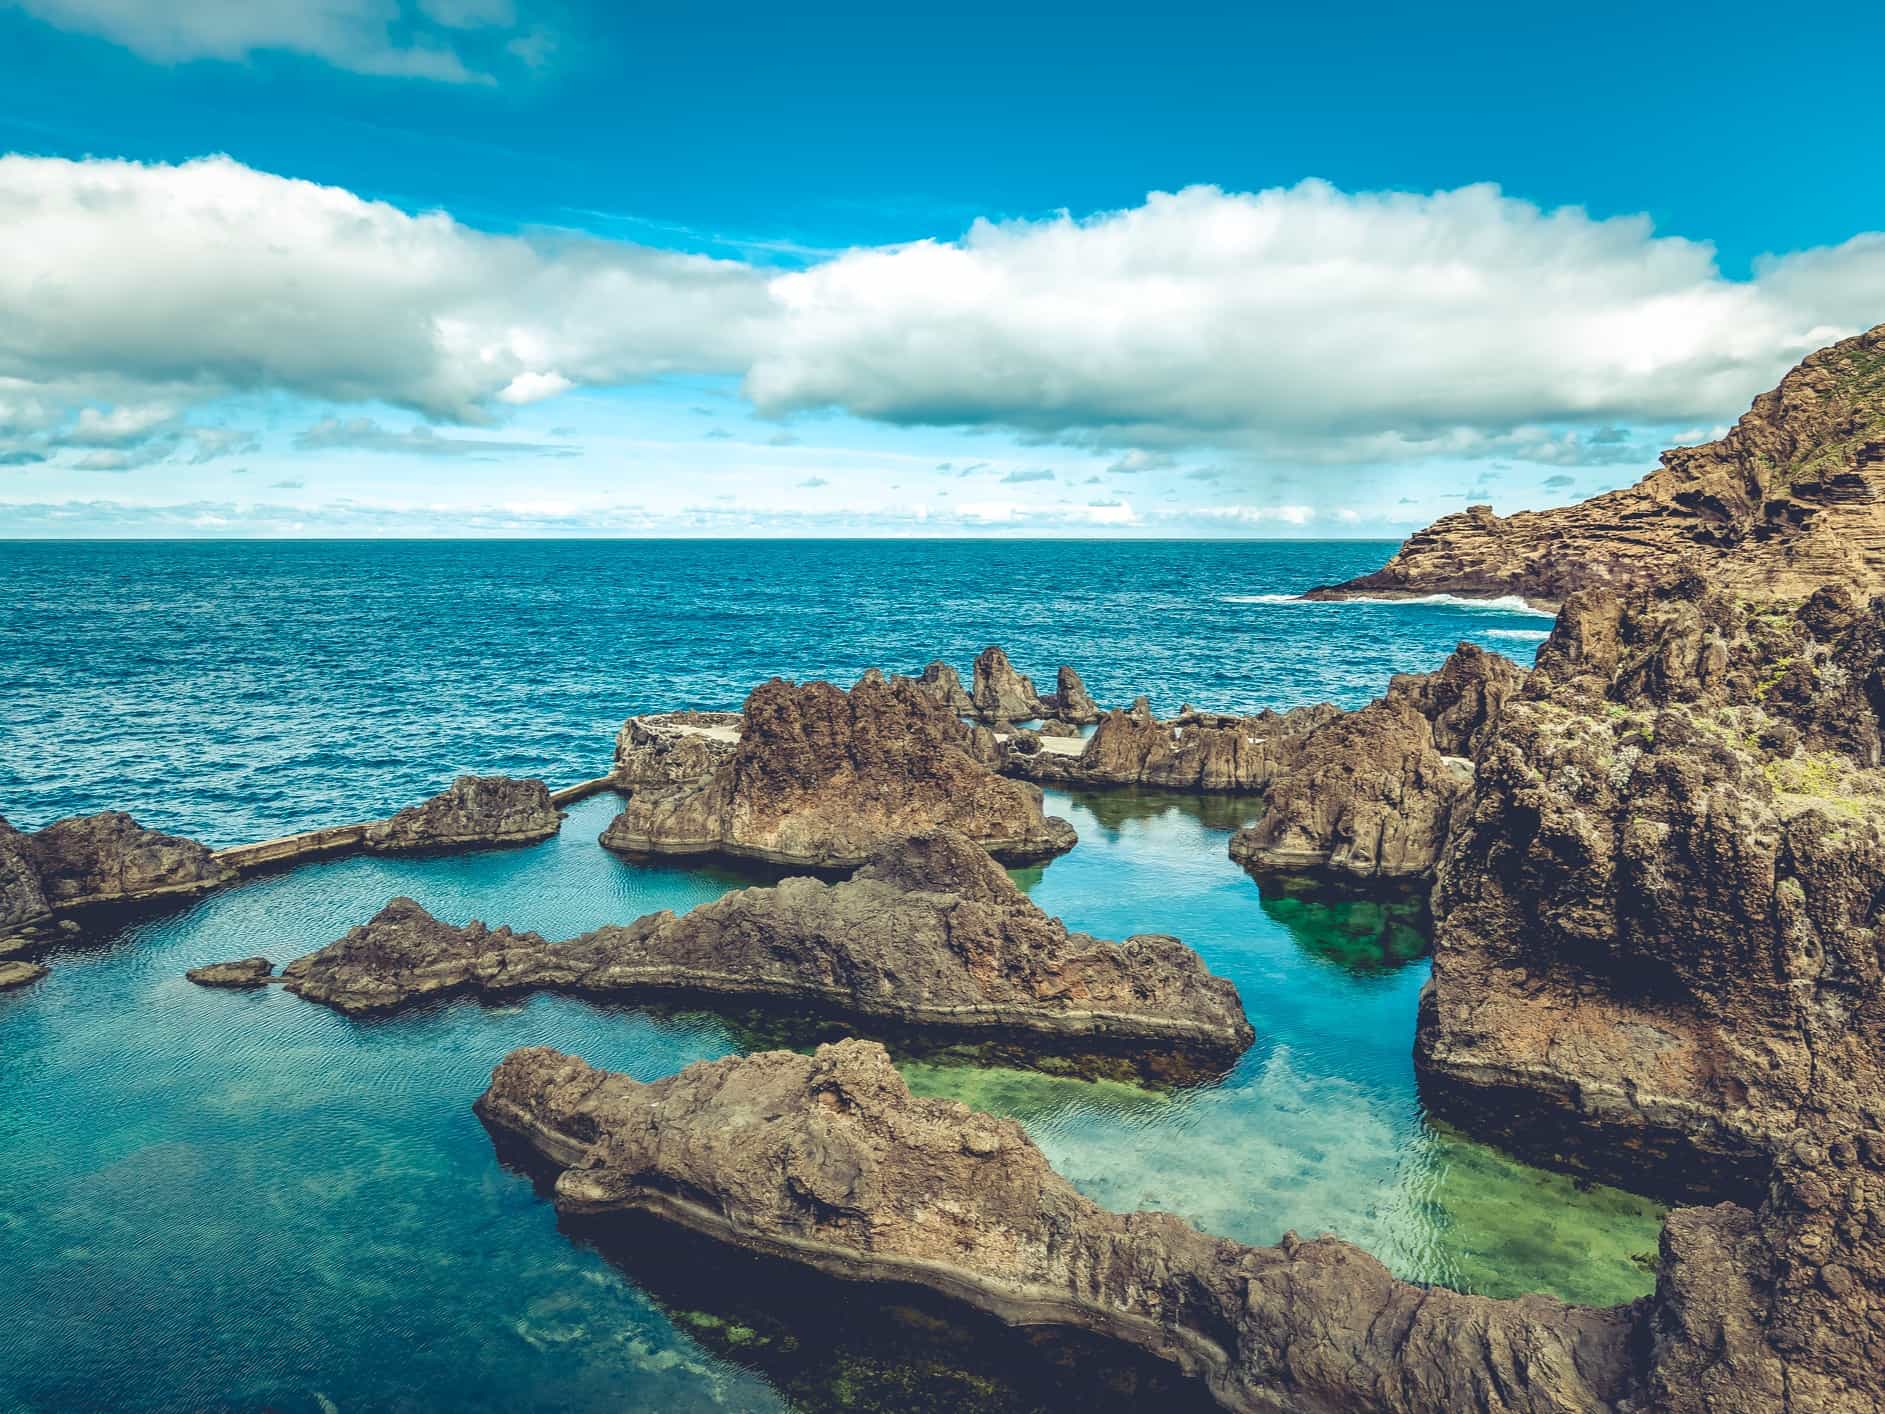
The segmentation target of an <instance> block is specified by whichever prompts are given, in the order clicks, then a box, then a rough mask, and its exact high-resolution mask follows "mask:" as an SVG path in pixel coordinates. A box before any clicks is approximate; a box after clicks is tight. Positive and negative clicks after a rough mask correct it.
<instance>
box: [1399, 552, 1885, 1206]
mask: <svg viewBox="0 0 1885 1414" xmlns="http://www.w3.org/2000/svg"><path fill="white" fill-rule="evenodd" d="M1882 713H1885V600H1876V601H1874V602H1873V603H1871V604H1869V605H1868V604H1864V603H1861V602H1860V601H1858V600H1857V599H1856V598H1854V597H1853V596H1852V595H1851V594H1850V593H1848V592H1847V591H1845V590H1843V589H1834V588H1827V589H1822V590H1820V591H1819V592H1817V593H1816V594H1814V595H1813V597H1812V598H1810V599H1809V600H1807V601H1806V602H1805V603H1804V604H1803V605H1798V606H1795V607H1786V606H1776V605H1774V604H1772V603H1768V602H1760V601H1750V600H1747V599H1743V598H1740V597H1738V596H1735V595H1733V594H1728V593H1722V592H1718V591H1717V590H1715V589H1713V588H1711V587H1709V586H1708V585H1706V584H1704V583H1703V582H1702V581H1700V580H1698V579H1689V580H1684V581H1680V582H1678V583H1675V584H1672V585H1669V586H1665V587H1664V589H1663V590H1662V592H1661V593H1659V594H1655V595H1645V596H1630V597H1624V596H1619V595H1618V594H1616V593H1614V592H1611V591H1595V590H1591V591H1581V592H1579V593H1576V594H1574V595H1573V596H1572V597H1571V599H1570V600H1569V601H1568V602H1567V603H1566V604H1565V607H1564V610H1563V612H1562V613H1561V614H1560V616H1559V618H1558V622H1557V626H1556V627H1555V629H1554V630H1553V632H1552V635H1551V638H1550V639H1549V640H1548V641H1547V642H1546V643H1545V645H1544V646H1543V647H1542V649H1541V650H1540V652H1539V655H1538V665H1537V667H1536V668H1535V669H1534V670H1533V671H1532V673H1531V674H1530V676H1529V677H1528V679H1527V681H1526V682H1525V685H1524V686H1523V688H1522V689H1521V690H1520V691H1519V692H1517V693H1516V694H1515V695H1514V696H1512V697H1511V698H1510V700H1508V701H1507V702H1506V703H1505V705H1504V707H1503V710H1501V711H1500V712H1499V713H1498V715H1497V716H1496V718H1495V719H1494V720H1493V722H1492V724H1491V727H1490V729H1489V731H1487V733H1486V734H1485V737H1484V740H1483V742H1482V744H1481V745H1480V747H1479V750H1478V752H1477V754H1476V761H1475V768H1476V769H1475V777H1476V779H1475V786H1474V789H1473V792H1472V799H1471V801H1470V803H1469V805H1468V806H1467V807H1466V808H1464V809H1463V810H1462V811H1461V812H1459V814H1458V823H1457V825H1456V828H1455V829H1454V831H1453V833H1452V836H1451V839H1450V841H1449V843H1448V846H1447V850H1446V854H1445V857H1444V859H1443V860H1442V862H1441V865H1440V868H1439V871H1438V880H1437V883H1436V886H1435V889H1434V892H1433V901H1432V906H1433V914H1434V966H1433V979H1432V982H1431V984H1430V986H1429V989H1428V992H1427V994H1426V996H1425V997H1424V999H1423V1004H1422V1008H1421V1015H1420V1026H1419V1038H1418V1052H1417V1055H1418V1062H1419V1066H1420V1070H1421V1073H1422V1083H1423V1091H1424V1092H1425V1093H1426V1094H1427V1096H1428V1102H1429V1104H1430V1105H1431V1106H1432V1107H1433V1108H1435V1110H1436V1111H1437V1112H1438V1113H1439V1114H1441V1115H1443V1116H1446V1117H1451V1118H1454V1119H1457V1120H1459V1121H1460V1122H1462V1123H1463V1124H1465V1125H1466V1126H1467V1127H1469V1128H1470V1129H1471V1130H1472V1131H1473V1132H1474V1133H1476V1134H1479V1135H1481V1136H1484V1137H1491V1138H1495V1139H1497V1140H1499V1141H1500V1142H1503V1143H1505V1144H1507V1145H1508V1146H1510V1147H1513V1148H1516V1149H1519V1150H1521V1151H1523V1152H1527V1153H1531V1154H1535V1155H1538V1156H1541V1157H1544V1158H1546V1159H1547V1160H1549V1161H1551V1162H1554V1163H1557V1164H1560V1165H1564V1166H1569V1167H1573V1168H1578V1169H1582V1170H1584V1171H1586V1172H1591V1173H1595V1174H1599V1175H1601V1176H1603V1177H1605V1178H1609V1179H1614V1180H1616V1181H1618V1182H1622V1183H1624V1184H1626V1185H1629V1186H1635V1187H1638V1188H1647V1189H1650V1190H1653V1191H1662V1192H1675V1193H1683V1192H1693V1193H1701V1194H1707V1195H1721V1194H1728V1195H1737V1194H1739V1195H1745V1194H1746V1193H1748V1192H1750V1191H1751V1190H1752V1189H1753V1188H1754V1187H1755V1186H1756V1185H1757V1184H1758V1183H1759V1181H1760V1175H1762V1174H1764V1173H1765V1172H1766V1171H1767V1168H1768V1166H1769V1163H1770V1162H1771V1160H1772V1158H1773V1156H1774V1154H1775V1152H1776V1150H1777V1148H1778V1147H1779V1146H1780V1145H1781V1144H1782V1143H1783V1142H1786V1140H1787V1137H1788V1136H1790V1135H1792V1134H1794V1133H1796V1132H1797V1131H1799V1130H1801V1129H1803V1128H1804V1129H1807V1130H1811V1131H1824V1132H1836V1131H1838V1130H1839V1129H1841V1128H1847V1127H1853V1126H1855V1125H1858V1124H1860V1123H1861V1122H1862V1121H1866V1120H1867V1117H1868V1116H1873V1115H1876V1114H1878V1113H1879V1112H1880V1110H1881V1108H1885V990H1882V989H1881V985H1880V983H1881V962H1882V960H1885V918H1882V916H1881V909H1882V905H1881V901H1880V900H1881V897H1882V895H1881V888H1882V886H1885V833H1882V830H1885V770H1881V725H1882V722H1885V717H1882V715H1881V714H1882Z"/></svg>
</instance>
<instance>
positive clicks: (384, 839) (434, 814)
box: [365, 776, 563, 854]
mask: <svg viewBox="0 0 1885 1414" xmlns="http://www.w3.org/2000/svg"><path fill="white" fill-rule="evenodd" d="M562 823H563V817H562V815H561V814H560V813H559V812H558V810H557V808H556V806H555V804H554V803H552V801H551V800H550V788H549V787H548V786H546V785H545V784H544V783H543V782H542V781H538V780H517V779H515V778H513V777H510V776H460V777H459V778H458V779H457V780H455V781H453V782H452V784H451V788H450V789H449V790H445V791H441V792H440V793H439V794H437V795H435V796H433V797H432V798H431V799H430V800H428V801H426V802H424V803H423V804H420V805H409V806H407V807H406V808H405V809H404V810H401V811H400V812H399V813H398V814H396V815H394V816H392V817H390V818H389V819H385V820H375V821H374V822H373V823H372V824H370V825H368V826H367V831H366V841H365V844H366V848H367V849H369V850H372V851H375V852H377V853H382V854H393V853H410V852H419V851H425V850H435V849H459V848H463V847H465V846H468V845H470V846H476V845H503V844H531V843H534V842H536V841H537V840H547V839H548V838H549V837H550V836H551V835H554V834H555V833H556V832H557V830H558V828H559V827H560V826H561V825H562Z"/></svg>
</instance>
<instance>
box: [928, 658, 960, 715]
mask: <svg viewBox="0 0 1885 1414" xmlns="http://www.w3.org/2000/svg"><path fill="white" fill-rule="evenodd" d="M916 685H917V686H918V687H920V688H921V689H922V690H923V691H924V692H925V693H926V694H927V695H928V696H929V698H930V700H931V701H933V702H934V703H935V704H936V705H937V706H938V707H940V708H942V710H943V711H945V712H947V713H948V714H949V715H950V716H952V717H969V716H973V715H974V714H975V702H974V700H973V699H972V698H971V697H970V696H969V694H968V690H967V689H966V688H964V687H963V686H962V679H961V677H960V676H958V675H957V673H956V670H955V669H954V668H952V667H950V666H949V664H947V663H945V662H943V661H942V660H941V659H940V658H939V659H937V660H936V661H935V662H933V663H931V664H930V665H929V666H928V667H926V668H924V669H923V675H922V676H921V677H919V678H918V679H916Z"/></svg>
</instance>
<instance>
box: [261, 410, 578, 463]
mask: <svg viewBox="0 0 1885 1414" xmlns="http://www.w3.org/2000/svg"><path fill="white" fill-rule="evenodd" d="M294 444H295V448H296V450H298V451H303V452H322V451H334V450H340V449H345V450H353V451H363V452H403V453H406V454H408V455H413V456H422V457H477V456H483V457H494V456H538V457H573V456H576V455H577V450H576V448H574V447H571V446H566V445H564V444H563V443H560V442H524V441H517V440H513V439H511V438H504V437H448V436H445V435H443V434H441V433H439V432H437V431H434V430H433V429H432V428H430V427H427V426H426V425H425V424H424V423H418V424H415V425H414V426H412V427H407V428H391V427H383V426H381V425H380V424H379V423H378V422H375V421H374V420H373V419H372V418H370V417H347V418H341V417H324V418H322V419H321V420H320V421H319V422H316V423H314V424H312V425H311V426H308V427H304V428H302V429H301V431H299V432H297V433H296V434H295V441H294Z"/></svg>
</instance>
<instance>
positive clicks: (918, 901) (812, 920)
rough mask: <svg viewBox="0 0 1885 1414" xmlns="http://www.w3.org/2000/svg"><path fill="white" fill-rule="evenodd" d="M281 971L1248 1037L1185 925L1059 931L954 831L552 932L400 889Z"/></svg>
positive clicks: (905, 1018)
mask: <svg viewBox="0 0 1885 1414" xmlns="http://www.w3.org/2000/svg"><path fill="white" fill-rule="evenodd" d="M283 975H284V977H285V978H286V979H287V981H288V986H289V989H290V990H291V991H294V992H297V993H299V994H300V995H301V996H304V997H306V998H308V999H309V1000H310V1001H319V1002H325V1003H327V1004H328V1005H330V1006H334V1007H337V1008H338V1009H340V1010H342V1011H349V1012H364V1011H382V1010H388V1009H391V1008H393V1007H397V1006H401V1005H404V1004H406V1003H409V1002H414V1001H418V1000H422V999H425V998H428V997H433V996H439V995H444V994H446V993H450V992H459V991H471V992H486V993H503V992H515V991H521V990H527V989H536V988H545V989H555V990H560V991H569V992H582V993H594V994H620V993H631V992H647V991H682V992H690V993H692V992H699V993H711V994H716V995H722V996H730V997H742V998H785V999H790V1000H793V1001H795V1002H809V1003H813V1004H815V1005H816V1006H818V1007H819V1008H820V1009H822V1010H823V1011H825V1012H827V1013H838V1014H846V1015H853V1016H860V1017H874V1018H878V1019H882V1020H887V1021H893V1022H897V1023H902V1024H907V1025H912V1026H929V1027H944V1028H950V1029H959V1030H982V1031H1000V1032H1017V1033H1019V1032H1035V1033H1041V1034H1045V1035H1049V1036H1053V1037H1057V1038H1067V1039H1077V1040H1091V1041H1103V1042H1109V1043H1110V1042H1115V1041H1129V1042H1134V1043H1145V1044H1151V1045H1169V1046H1175V1047H1183V1048H1187V1049H1191V1050H1196V1051H1209V1052H1212V1053H1216V1054H1220V1055H1223V1056H1225V1057H1230V1056H1234V1055H1236V1054H1237V1053H1239V1052H1241V1051H1242V1050H1244V1049H1245V1048H1246V1047H1247V1046H1248V1045H1249V1044H1250V1042H1251V1041H1252V1040H1253V1039H1254V1033H1253V1032H1252V1031H1251V1029H1250V1025H1249V1023H1248V1022H1247V1021H1246V1020H1245V1018H1244V1012H1243V1006H1242V1003H1241V1002H1240V1001H1239V1000H1238V997H1237V991H1236V989H1235V988H1234V987H1233V986H1232V985H1231V984H1230V983H1229V982H1226V981H1225V980H1223V979H1222V978H1219V977H1214V976H1212V975H1211V973H1210V972H1209V971H1207V970H1206V968H1205V966H1204V964H1203V962H1202V961H1201V960H1200V959H1199V957H1198V955H1197V954H1196V953H1194V952H1192V951H1191V949H1189V948H1187V947H1185V946H1184V944H1182V943H1180V942H1179V941H1178V940H1177V939H1175V938H1166V937H1156V936H1149V935H1148V936H1139V937H1134V938H1128V939H1127V940H1126V941H1125V942H1124V943H1118V944H1115V943H1109V942H1101V941H1097V940H1095V939H1094V938H1091V937H1089V936H1087V935H1086V934H1083V933H1069V932H1068V931H1067V928H1066V926H1065V925H1064V924H1062V923H1061V922H1060V921H1059V920H1058V919H1056V918H1051V917H1049V916H1048V915H1047V914H1045V913H1043V912H1042V911H1041V910H1040V909H1039V908H1037V907H1036V906H1035V905H1034V903H1033V902H1032V901H1031V900H1029V898H1028V897H1027V895H1026V894H1024V893H1022V892H1021V890H1020V889H1019V888H1017V887H1016V886H1015V884H1014V882H1013V881H1012V880H1010V879H1009V878H1008V876H1007V874H1006V873H1005V872H1003V870H1002V868H1001V866H1000V865H998V864H996V863H995V862H994V860H992V859H991V858H989V856H988V854H987V852H986V851H985V850H983V849H982V848H981V847H980V846H978V845H976V844H974V843H972V842H970V841H969V840H966V839H964V838H963V837H961V836H960V835H955V834H951V833H948V832H946V831H942V832H936V833H934V834H930V835H924V836H918V837H915V838H912V839H907V840H901V841H897V842H896V843H895V844H893V845H890V846H888V847H886V848H885V849H884V851H883V852H882V853H880V854H879V855H878V856H877V858H875V859H874V860H872V861H871V862H870V863H869V864H867V865H866V866H865V867H864V868H863V869H861V870H859V871H858V872H857V874H856V875H855V876H853V877H852V878H851V879H849V880H847V881H846V882H843V883H839V884H828V883H823V882H821V881H819V880H817V879H787V880H785V881H783V882H782V883H780V884H778V885H776V886H774V887H771V888H752V889H742V890H738V891H736V892H734V893H731V894H728V895H727V896H726V897H725V898H723V899H720V900H718V901H717V902H714V903H709V904H703V905H701V906H700V907H699V908H696V909H694V910H693V911H691V912H690V913H688V914H686V915H685V916H683V917H676V916H675V915H674V914H672V913H669V912H661V913H656V914H651V915H649V916H648V917H646V918H642V919H639V920H637V921H636V922H634V923H631V924H628V925H627V926H623V927H605V928H599V929H597V930H595V931H594V932H592V933H585V934H584V935H583V936H582V937H580V938H576V939H573V940H571V941H569V942H562V943H552V942H548V941H546V940H544V939H543V938H541V937H538V936H537V935H535V934H530V933H524V934H518V933H512V932H511V931H510V930H508V929H497V930H492V929H488V928H486V927H485V926H484V925H483V924H482V923H471V924H468V925H466V926H465V927H463V928H454V927H453V926H451V925H450V924H447V923H441V922H440V921H439V920H437V919H435V918H433V917H432V916H431V915H430V914H428V913H427V912H426V911H425V910H424V909H422V908H421V907H419V905H418V904H416V903H414V902H412V900H410V899H395V900H393V901H392V902H391V903H389V904H388V905H387V906H386V908H385V909H383V910H382V911H381V913H380V914H379V916H378V917H376V918H374V919H373V921H372V922H370V923H368V924H366V925H364V926H363V927H360V928H355V929H354V930H353V931H352V932H350V933H349V934H348V935H347V936H346V937H345V938H342V939H341V940H340V941H339V942H336V943H333V944H331V945H329V946H328V947H326V948H323V949H322V950H321V951H319V952H317V953H313V954H310V955H309V956H308V957H305V958H301V959H298V960H297V961H295V962H293V963H290V964H289V966H288V967H287V969H286V970H285V972H284V974H283Z"/></svg>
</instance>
